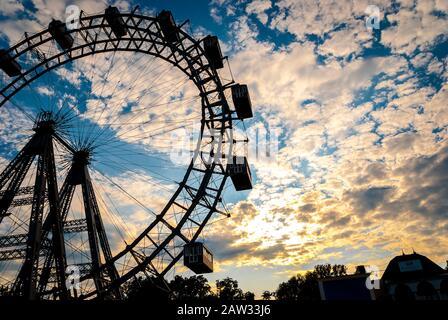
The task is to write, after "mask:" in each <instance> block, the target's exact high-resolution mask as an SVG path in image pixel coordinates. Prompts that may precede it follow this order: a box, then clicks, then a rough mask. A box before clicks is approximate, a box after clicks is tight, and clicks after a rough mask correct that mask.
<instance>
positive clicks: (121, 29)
mask: <svg viewBox="0 0 448 320" xmlns="http://www.w3.org/2000/svg"><path fill="white" fill-rule="evenodd" d="M104 17H105V19H106V21H107V23H108V24H109V27H110V29H111V30H112V32H113V33H114V35H115V36H116V37H117V38H121V37H123V36H125V35H126V34H127V33H128V29H127V28H126V24H125V23H124V20H123V18H122V17H121V15H120V11H119V10H118V8H117V7H112V6H109V7H108V8H107V9H106V12H105V14H104Z"/></svg>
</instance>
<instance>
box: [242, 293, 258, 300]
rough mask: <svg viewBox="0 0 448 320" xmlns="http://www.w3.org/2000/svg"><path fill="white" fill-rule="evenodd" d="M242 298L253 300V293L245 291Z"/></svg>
mask: <svg viewBox="0 0 448 320" xmlns="http://www.w3.org/2000/svg"><path fill="white" fill-rule="evenodd" d="M244 300H247V301H254V300H255V293H253V292H250V291H247V292H245V293H244Z"/></svg>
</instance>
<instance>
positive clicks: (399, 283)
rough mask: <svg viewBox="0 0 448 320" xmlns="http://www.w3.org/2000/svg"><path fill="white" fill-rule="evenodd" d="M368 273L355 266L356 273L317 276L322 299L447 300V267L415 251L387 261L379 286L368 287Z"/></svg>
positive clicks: (361, 267)
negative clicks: (442, 266)
mask: <svg viewBox="0 0 448 320" xmlns="http://www.w3.org/2000/svg"><path fill="white" fill-rule="evenodd" d="M369 277H370V273H367V272H366V270H365V268H364V267H363V266H358V267H357V269H356V273H355V274H352V275H346V276H340V277H332V278H327V279H322V280H319V291H320V295H321V299H322V300H395V301H403V300H448V271H447V270H445V269H443V268H441V267H440V266H439V265H437V264H436V263H434V262H433V261H431V260H430V259H428V258H427V257H425V256H423V255H420V254H417V253H415V252H414V253H412V254H404V253H403V255H401V256H396V257H395V258H393V259H392V260H391V261H390V262H389V264H388V265H387V268H386V270H385V271H384V273H383V276H382V277H381V280H380V282H379V289H374V288H371V289H369V288H368V286H367V283H369V282H370V279H369ZM370 287H372V286H370Z"/></svg>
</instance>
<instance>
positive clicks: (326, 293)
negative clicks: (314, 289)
mask: <svg viewBox="0 0 448 320" xmlns="http://www.w3.org/2000/svg"><path fill="white" fill-rule="evenodd" d="M369 276H370V274H369V273H365V272H364V273H356V274H351V275H346V276H339V277H331V278H327V279H322V280H319V292H320V297H321V299H322V300H376V299H377V297H376V292H375V290H373V289H372V290H370V289H368V288H367V286H366V281H368V280H367V278H368V277H369Z"/></svg>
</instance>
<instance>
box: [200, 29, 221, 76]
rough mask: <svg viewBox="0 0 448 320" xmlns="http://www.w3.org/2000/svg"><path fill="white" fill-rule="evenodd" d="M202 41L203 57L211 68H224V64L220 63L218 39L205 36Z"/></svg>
mask: <svg viewBox="0 0 448 320" xmlns="http://www.w3.org/2000/svg"><path fill="white" fill-rule="evenodd" d="M202 41H203V42H204V51H205V56H206V57H207V60H208V62H209V63H210V64H211V65H212V67H213V68H215V69H222V68H224V64H223V62H222V60H223V56H222V52H221V47H220V45H219V40H218V37H217V36H206V37H205V38H204V39H203V40H202Z"/></svg>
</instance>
